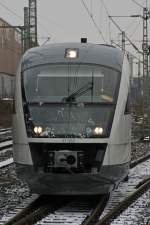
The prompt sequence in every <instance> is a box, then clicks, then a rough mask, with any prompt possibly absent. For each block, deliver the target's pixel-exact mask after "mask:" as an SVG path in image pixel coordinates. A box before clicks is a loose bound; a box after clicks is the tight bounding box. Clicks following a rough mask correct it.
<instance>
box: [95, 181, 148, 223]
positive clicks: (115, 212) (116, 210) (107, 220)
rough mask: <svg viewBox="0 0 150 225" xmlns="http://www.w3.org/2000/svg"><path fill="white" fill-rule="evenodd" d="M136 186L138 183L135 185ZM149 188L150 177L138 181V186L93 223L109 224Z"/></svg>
mask: <svg viewBox="0 0 150 225" xmlns="http://www.w3.org/2000/svg"><path fill="white" fill-rule="evenodd" d="M137 187H138V185H137ZM149 188H150V177H149V178H147V179H144V180H143V182H140V185H139V188H138V189H137V190H136V191H135V192H134V193H133V194H131V195H129V196H128V197H127V198H125V199H124V200H123V201H121V202H120V203H118V205H117V206H115V207H114V208H113V209H112V210H111V211H110V212H109V213H107V214H106V215H105V216H104V217H103V218H101V219H100V220H99V222H98V223H96V224H95V225H109V224H110V223H111V221H112V220H114V219H116V218H117V217H118V216H119V215H120V214H121V213H122V212H123V211H124V210H125V209H127V208H128V207H129V206H130V205H131V204H132V203H133V202H135V201H136V200H137V199H138V198H139V197H141V195H143V194H144V193H145V192H146V191H147V190H148V189H149Z"/></svg>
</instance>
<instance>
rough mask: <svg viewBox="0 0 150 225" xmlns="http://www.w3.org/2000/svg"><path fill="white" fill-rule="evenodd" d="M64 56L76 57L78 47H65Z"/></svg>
mask: <svg viewBox="0 0 150 225" xmlns="http://www.w3.org/2000/svg"><path fill="white" fill-rule="evenodd" d="M65 57H66V58H68V59H76V58H77V57H78V49H71V48H68V49H66V54H65Z"/></svg>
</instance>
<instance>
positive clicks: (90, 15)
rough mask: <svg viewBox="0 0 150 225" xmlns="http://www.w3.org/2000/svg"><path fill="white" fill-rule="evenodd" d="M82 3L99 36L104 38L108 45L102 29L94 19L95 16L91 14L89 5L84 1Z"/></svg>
mask: <svg viewBox="0 0 150 225" xmlns="http://www.w3.org/2000/svg"><path fill="white" fill-rule="evenodd" d="M81 3H82V5H83V6H84V8H85V9H86V11H87V13H88V15H89V17H90V18H91V20H92V22H93V24H94V25H95V27H96V29H97V30H98V33H99V35H100V36H101V37H102V39H103V41H104V42H105V43H106V40H105V38H104V36H103V33H102V31H101V30H100V28H99V27H98V25H97V23H96V22H95V20H94V17H93V15H92V14H91V13H90V11H89V9H88V7H87V5H86V4H85V2H84V0H81Z"/></svg>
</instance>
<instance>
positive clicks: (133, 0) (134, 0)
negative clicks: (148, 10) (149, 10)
mask: <svg viewBox="0 0 150 225" xmlns="http://www.w3.org/2000/svg"><path fill="white" fill-rule="evenodd" d="M131 1H132V2H134V3H135V4H136V5H138V6H139V7H141V8H142V9H143V8H144V7H143V6H142V5H141V4H140V3H138V2H137V1H136V0H131Z"/></svg>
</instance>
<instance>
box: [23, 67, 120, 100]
mask: <svg viewBox="0 0 150 225" xmlns="http://www.w3.org/2000/svg"><path fill="white" fill-rule="evenodd" d="M23 78H24V87H25V94H26V98H27V101H28V102H62V101H64V100H65V101H66V102H71V101H76V102H95V103H101V102H102V103H104V102H107V103H113V102H114V100H115V98H116V90H117V89H118V88H117V86H118V81H119V72H117V71H115V70H112V69H109V68H106V67H102V66H95V65H81V64H72V65H70V64H69V65H45V66H37V67H35V68H31V69H28V70H26V71H25V72H24V74H23Z"/></svg>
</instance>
